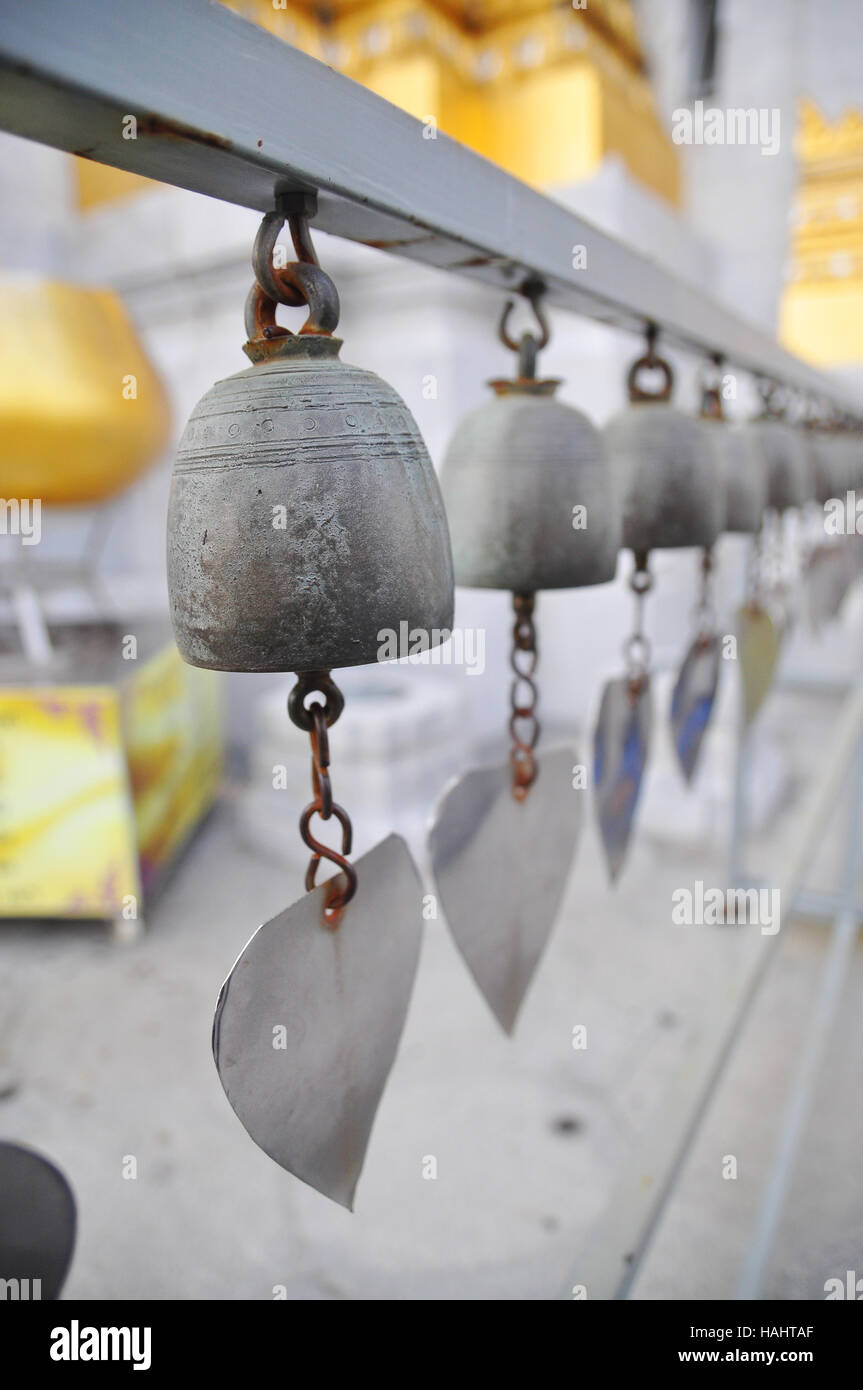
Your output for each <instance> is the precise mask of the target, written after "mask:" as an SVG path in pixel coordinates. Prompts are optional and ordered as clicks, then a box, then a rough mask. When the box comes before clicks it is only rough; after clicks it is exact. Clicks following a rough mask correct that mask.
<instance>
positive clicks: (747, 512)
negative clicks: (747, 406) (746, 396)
mask: <svg viewBox="0 0 863 1390" xmlns="http://www.w3.org/2000/svg"><path fill="white" fill-rule="evenodd" d="M701 425H702V429H703V430H704V437H705V439H706V441H707V445H708V448H709V449H710V453H711V457H712V459H713V465H714V474H715V476H716V477H717V478H719V479H722V481H723V483H724V487H725V520H724V522H723V525H722V530H723V531H724V532H731V533H733V534H744V535H756V534H757V533H758V531H760V530H761V521H762V518H763V516H764V509H765V507H766V506H767V465H766V463H765V460H764V455H763V453H762V451H761V449H760V448H759V446H758V443H757V440H756V439H755V437H754V436H753V434H752V431H751V430H750V429H749V427H748V426H746V425H732V424H730V423H729V422H728V421H727V420H726V419H725V418H724V416H723V412H722V397H721V395H720V392H719V389H718V387H717V386H708V387H706V388H705V390H704V392H703V393H702V401H701Z"/></svg>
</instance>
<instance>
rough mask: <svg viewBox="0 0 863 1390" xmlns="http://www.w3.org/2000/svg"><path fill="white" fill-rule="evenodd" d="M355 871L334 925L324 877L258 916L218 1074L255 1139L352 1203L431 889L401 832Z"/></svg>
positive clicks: (223, 1000)
mask: <svg viewBox="0 0 863 1390" xmlns="http://www.w3.org/2000/svg"><path fill="white" fill-rule="evenodd" d="M356 871H357V891H356V895H355V896H354V898H353V899H352V901H351V902H349V903H348V904H347V906H346V907H345V909H344V911H343V913H342V916H341V920H340V922H339V925H338V927H337V928H336V929H335V930H333V929H331V928H330V927H329V926H327V925H326V923H325V922H324V920H323V909H324V905H325V902H326V893H327V885H326V884H325V883H324V884H321V886H320V887H318V888H316V889H314V891H313V892H311V893H307V894H306V896H305V897H304V898H301V899H300V901H299V902H296V903H294V905H293V907H289V908H287V909H286V911H284V912H281V913H280V914H279V915H278V917H274V918H273V919H272V920H271V921H269V922H266V923H265V924H264V925H263V926H262V927H259V929H258V930H257V931H256V932H255V934H254V936H253V937H252V938H251V940H250V941H249V942H248V944H247V945H246V947H245V949H244V950H243V951H242V952H241V954H240V956H239V957H238V959H237V962H236V964H235V965H234V968H233V970H232V971H231V973H230V975H229V976H228V978H227V980H226V981H225V983H224V985H223V986H222V991H221V994H220V995H219V1001H218V1003H217V1005H216V1016H215V1019H214V1022H213V1055H214V1056H215V1059H216V1066H217V1068H218V1072H219V1077H220V1080H221V1082H222V1085H223V1086H224V1088H225V1094H226V1095H227V1097H228V1100H229V1101H230V1102H231V1105H232V1106H233V1108H234V1110H235V1111H236V1113H237V1115H238V1116H239V1118H240V1120H241V1121H242V1123H243V1124H244V1125H245V1127H246V1129H247V1130H248V1132H249V1134H250V1135H251V1137H252V1138H253V1139H254V1141H255V1143H256V1144H259V1145H260V1147H261V1148H262V1149H263V1150H264V1152H265V1153H267V1154H269V1155H270V1158H273V1159H275V1161H276V1163H279V1164H281V1166H282V1167H283V1168H287V1170H288V1172H289V1173H293V1174H294V1176H295V1177H298V1178H301V1179H302V1180H303V1182H307V1183H309V1185H310V1186H311V1187H314V1188H317V1190H318V1191H319V1192H323V1193H324V1194H325V1195H326V1196H327V1197H332V1199H333V1200H334V1201H336V1202H340V1203H341V1204H342V1206H345V1207H348V1208H352V1207H353V1199H354V1192H355V1190H356V1185H357V1182H358V1180H359V1176H360V1172H361V1170H362V1166H363V1160H364V1158H365V1153H366V1146H367V1144H368V1139H369V1134H370V1133H371V1128H372V1123H373V1121H374V1117H375V1112H376V1110H377V1108H378V1103H379V1101H380V1098H381V1095H382V1093H383V1089H384V1086H385V1084H386V1080H387V1077H388V1075H389V1073H390V1069H391V1067H392V1064H393V1061H394V1059H395V1055H396V1049H397V1047H398V1043H399V1038H400V1037H401V1033H402V1028H403V1027H404V1021H405V1016H406V1014H407V1010H408V1004H409V1002H410V997H411V990H412V988H413V982H414V976H415V974H416V968H417V961H418V959H419V949H420V938H421V933H422V926H421V923H422V895H423V889H422V885H421V882H420V878H419V874H418V873H417V869H416V866H415V864H414V861H413V859H412V858H411V855H410V852H409V850H408V847H407V845H406V844H405V842H404V840H402V839H401V838H400V837H399V836H398V835H390V836H389V837H388V838H387V839H386V840H384V841H382V842H381V844H379V845H376V846H375V848H374V849H372V850H370V851H369V853H368V854H364V855H363V856H362V858H361V859H358V860H357V861H356Z"/></svg>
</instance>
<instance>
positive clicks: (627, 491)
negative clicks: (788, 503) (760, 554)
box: [605, 325, 724, 555]
mask: <svg viewBox="0 0 863 1390" xmlns="http://www.w3.org/2000/svg"><path fill="white" fill-rule="evenodd" d="M655 340H656V330H655V328H654V327H653V325H651V326H650V328H649V329H648V333H647V351H646V352H645V354H644V355H643V356H642V357H639V358H638V360H637V361H636V362H634V363H633V364H632V367H631V368H630V370H629V376H628V380H627V385H628V389H629V400H630V404H629V406H628V407H627V408H626V409H625V410H623V411H621V413H620V414H619V415H616V416H615V417H614V419H613V420H611V421H610V422H609V424H608V425H606V427H605V439H606V444H607V446H608V451H609V456H610V458H611V460H612V463H613V464H614V467H615V469H616V471H617V474H618V477H619V478H620V481H621V486H622V490H623V544H624V545H625V546H627V547H628V548H629V549H630V550H632V551H633V552H634V553H635V554H636V555H638V554H646V553H647V552H648V551H650V550H669V549H678V548H680V547H684V546H701V547H704V546H710V545H712V544H713V542H714V541H715V540H716V538H717V536H718V535H719V532H720V530H721V529H722V523H723V519H724V518H723V512H724V501H723V496H722V489H721V487H720V485H719V483H718V481H717V478H716V474H715V470H714V466H713V460H712V458H711V454H710V450H709V448H708V445H707V440H706V439H705V436H704V431H703V429H702V427H701V425H700V424H699V422H698V421H697V420H693V419H690V417H689V416H688V415H684V414H683V412H682V411H680V410H676V409H675V408H674V407H673V406H672V405H670V404H669V401H670V399H671V391H672V387H673V385H674V375H673V373H672V370H671V367H670V366H669V364H668V362H666V361H665V360H664V359H663V358H661V357H659V356H657V354H656V351H655ZM648 370H656V371H659V372H660V373H661V374H662V377H663V382H662V385H661V386H659V387H658V388H657V389H655V390H651V389H649V388H648V387H646V386H642V385H639V379H642V380H643V373H644V372H645V371H648Z"/></svg>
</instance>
